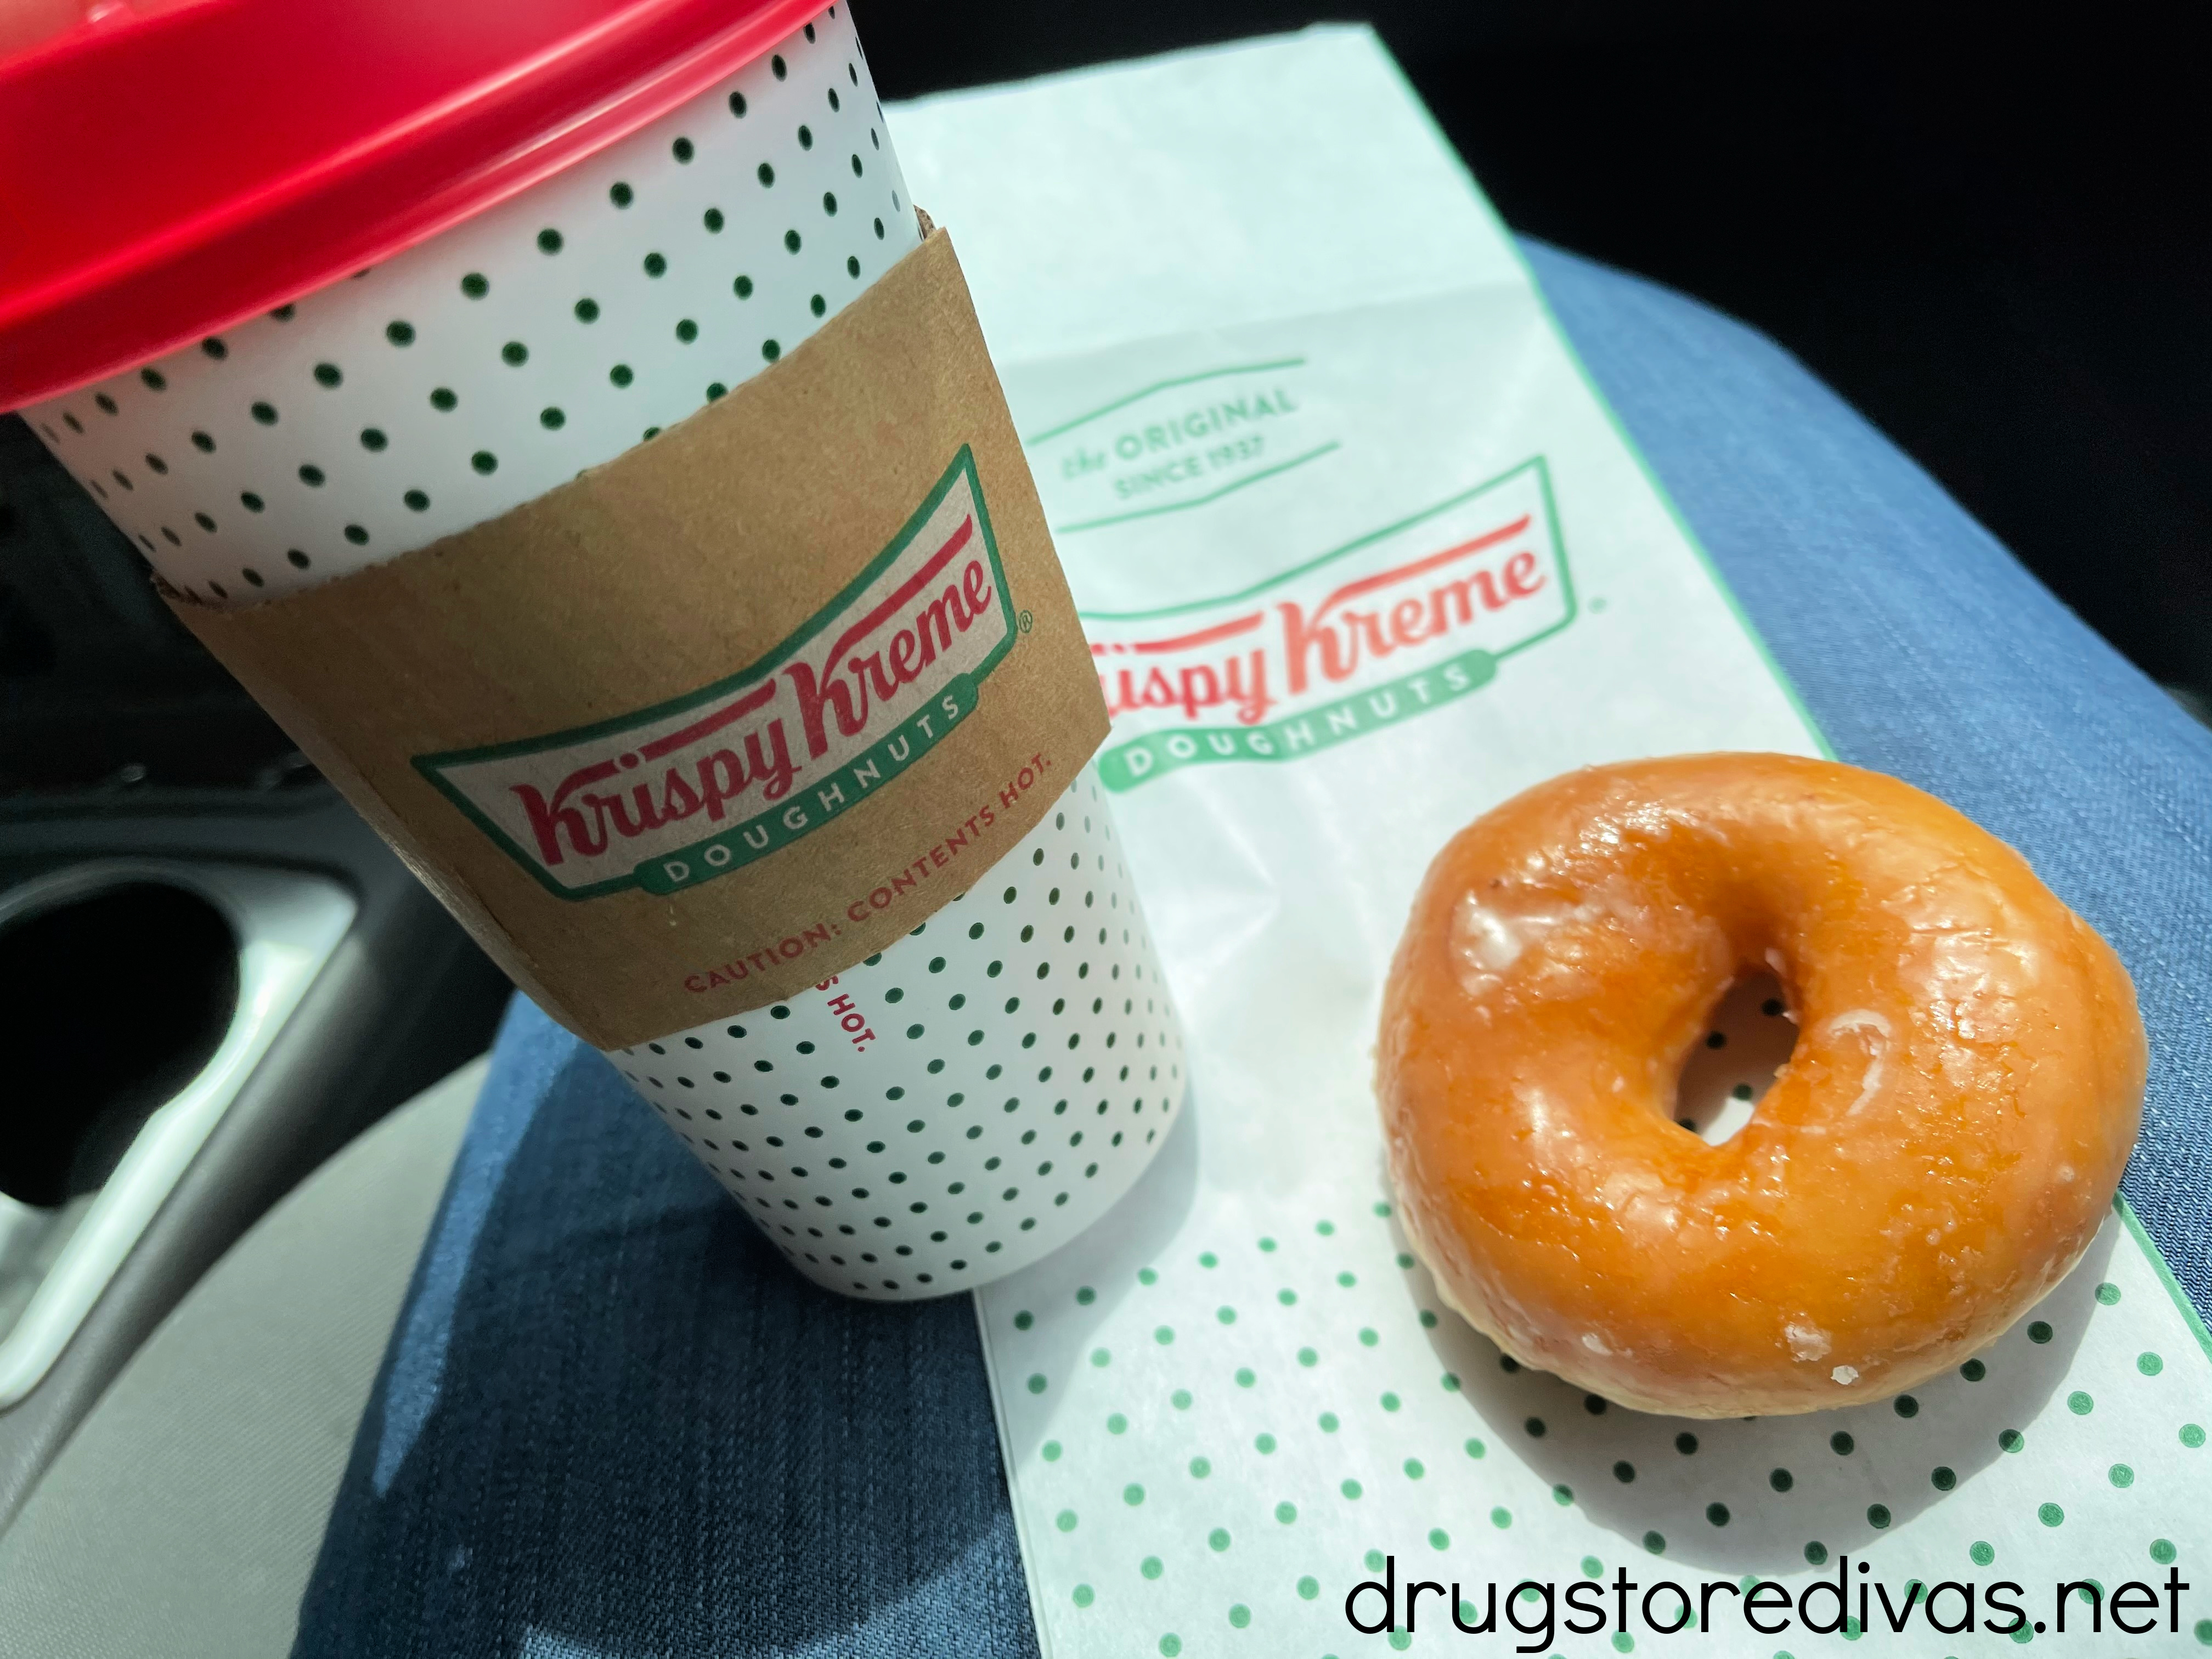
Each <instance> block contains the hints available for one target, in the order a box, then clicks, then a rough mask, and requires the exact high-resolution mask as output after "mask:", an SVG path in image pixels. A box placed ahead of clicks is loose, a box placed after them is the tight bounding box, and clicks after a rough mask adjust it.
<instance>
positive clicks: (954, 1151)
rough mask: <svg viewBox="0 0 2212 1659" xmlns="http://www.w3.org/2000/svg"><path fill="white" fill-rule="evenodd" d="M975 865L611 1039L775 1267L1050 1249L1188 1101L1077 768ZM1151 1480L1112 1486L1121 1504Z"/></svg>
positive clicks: (1141, 1341) (931, 1273)
mask: <svg viewBox="0 0 2212 1659" xmlns="http://www.w3.org/2000/svg"><path fill="white" fill-rule="evenodd" d="M937 879H940V880H942V879H957V876H940V877H938V878H937ZM974 880H975V884H974V886H972V887H971V888H969V890H968V891H967V892H965V893H964V894H963V895H961V896H959V897H957V898H955V899H953V900H952V901H951V902H950V903H948V904H946V905H945V906H944V908H941V909H939V911H938V912H937V913H936V914H935V915H933V916H931V917H930V918H929V920H928V921H926V922H924V923H923V924H922V925H921V927H917V928H915V931H914V932H913V933H909V934H908V935H907V936H906V937H905V938H903V939H900V940H899V941H898V943H897V944H896V945H893V946H892V947H891V948H890V950H888V951H884V952H883V953H882V954H880V955H879V956H877V957H871V958H870V959H869V960H868V961H866V962H864V963H859V964H856V965H855V966H854V967H852V968H849V969H846V970H845V971H844V972H843V973H842V974H840V975H837V977H836V979H835V980H834V981H829V982H828V983H827V984H825V985H823V986H821V987H814V988H811V989H810V990H808V991H806V992H805V993H803V994H800V995H799V996H797V997H794V998H793V999H792V1000H790V1001H788V1002H786V1003H778V1004H775V1005H774V1006H770V1007H767V1008H763V1009H760V1010H758V1011H757V1012H753V1013H749V1014H744V1015H740V1016H739V1017H738V1018H736V1019H732V1020H721V1021H717V1022H715V1023H714V1024H710V1025H702V1026H698V1027H696V1028H695V1029H693V1030H689V1031H679V1032H678V1033H676V1034H675V1035H674V1036H668V1037H664V1038H662V1039H660V1040H659V1041H658V1042H645V1043H640V1044H638V1045H636V1046H635V1047H634V1048H624V1049H621V1050H618V1051H616V1052H614V1053H611V1054H610V1055H609V1058H610V1059H611V1060H613V1061H614V1063H615V1065H616V1066H617V1068H619V1069H620V1070H621V1072H622V1073H623V1076H624V1077H626V1078H628V1079H629V1081H630V1083H631V1085H632V1086H634V1087H635V1089H636V1090H637V1091H638V1092H639V1093H640V1094H641V1095H642V1096H643V1097H645V1099H646V1100H647V1102H648V1103H650V1104H651V1105H652V1107H653V1110H654V1111H656V1112H657V1113H659V1115H660V1116H661V1118H662V1119H663V1121H665V1122H666V1123H667V1124H668V1126H669V1127H670V1128H671V1129H672V1130H674V1131H675V1132H676V1133H677V1134H678V1137H680V1138H681V1139H682V1140H683V1141H684V1145H686V1146H689V1147H690V1148H691V1150H692V1152H694V1153H695V1154H696V1156H697V1157H698V1158H699V1159H700V1161H701V1162H702V1163H703V1164H706V1166H707V1167H708V1169H709V1170H712V1171H713V1172H714V1176H715V1178H716V1179H717V1180H719V1181H720V1182H721V1183H722V1185H723V1187H724V1188H726V1190H727V1191H728V1192H729V1194H730V1195H731V1196H732V1198H734V1199H736V1200H737V1201H738V1204H739V1205H740V1206H743V1207H744V1211H745V1212H746V1213H747V1214H748V1215H750V1216H751V1217H752V1218H753V1220H754V1221H755V1222H756V1223H757V1224H758V1225H759V1226H760V1228H761V1230H762V1231H763V1232H765V1233H766V1234H767V1235H768V1237H769V1239H771V1240H772V1241H773V1242H774V1243H775V1244H776V1246H777V1247H778V1248H779V1249H781V1250H782V1251H783V1253H784V1255H786V1256H787V1257H789V1258H790V1260H791V1261H792V1263H793V1265H794V1266H795V1267H798V1268H799V1271H800V1272H801V1273H805V1274H806V1275H807V1277H809V1278H810V1279H813V1280H814V1281H815V1282H816V1283H817V1284H820V1285H825V1286H827V1287H828V1288H829V1289H831V1290H834V1291H842V1292H844V1293H845V1294H847V1295H848V1296H856V1297H867V1298H870V1299H872V1300H877V1301H909V1300H915V1299H918V1298H921V1297H932V1296H942V1295H945V1294H947V1293H949V1292H951V1291H965V1290H970V1289H973V1288H975V1286H977V1285H982V1284H986V1283H988V1282H989V1281H991V1280H993V1279H1000V1278H1002V1277H1003V1276H1005V1275H1006V1274H1007V1273H1012V1272H1013V1271H1015V1270H1016V1269H1018V1268H1019V1267H1024V1266H1026V1265H1028V1264H1029V1263H1030V1262H1032V1261H1036V1260H1037V1259H1038V1258H1039V1257H1041V1256H1042V1255H1046V1254H1048V1252H1050V1251H1052V1250H1054V1249H1058V1248H1059V1247H1060V1245H1062V1244H1064V1243H1066V1242H1067V1241H1068V1240H1069V1239H1070V1238H1073V1237H1074V1236H1075V1235H1076V1234H1077V1233H1079V1232H1080V1231H1083V1230H1084V1229H1085V1227H1087V1226H1089V1225H1091V1222H1093V1221H1095V1220H1096V1219H1097V1218H1098V1217H1099V1216H1101V1215H1102V1214H1103V1213H1104V1212H1105V1211H1106V1210H1107V1209H1108V1207H1109V1206H1111V1205H1112V1204H1113V1203H1114V1202H1115V1200H1117V1199H1118V1198H1120V1197H1121V1194H1124V1193H1125V1192H1127V1190H1128V1188H1129V1187H1130V1186H1131V1184H1132V1183H1133V1182H1135V1180H1136V1179H1137V1177H1138V1176H1139V1175H1140V1174H1141V1173H1142V1172H1143V1170H1144V1169H1145V1167H1146V1164H1149V1163H1150V1162H1151V1161H1152V1158H1153V1156H1154V1155H1155V1154H1156V1153H1157V1152H1158V1151H1159V1149H1160V1147H1161V1146H1162V1145H1163V1144H1164V1142H1165V1141H1166V1139H1168V1135H1169V1132H1170V1128H1171V1127H1173V1125H1174V1123H1175V1121H1176V1115H1177V1114H1178V1113H1179V1112H1180V1110H1181V1109H1182V1100H1183V1094H1184V1085H1185V1078H1186V1073H1185V1068H1184V1064H1183V1053H1182V1033H1181V1028H1180V1026H1179V1024H1178V1023H1177V1020H1176V1013H1175V1010H1174V1008H1173V1007H1172V1006H1171V1005H1170V1000H1169V997H1168V990H1167V986H1166V984H1165V982H1164V981H1163V979H1162V978H1161V975H1160V968H1159V962H1158V957H1157V955H1156V954H1155V953H1154V951H1153V947H1152V939H1151V938H1150V936H1149V935H1148V934H1147V933H1146V930H1145V922H1144V917H1143V915H1141V913H1140V912H1139V909H1138V907H1137V900H1136V894H1135V890H1134V889H1133V886H1132V884H1131V883H1130V879H1129V873H1128V870H1127V866H1125V865H1124V864H1123V863H1122V861H1121V842H1119V840H1118V839H1117V838H1116V836H1115V831H1114V826H1113V821H1112V819H1111V818H1110V817H1109V814H1108V809H1107V805H1106V801H1105V799H1104V793H1103V791H1102V790H1101V789H1100V788H1099V787H1098V785H1097V779H1096V776H1095V775H1093V774H1092V773H1091V772H1089V771H1088V770H1086V771H1085V772H1084V773H1083V774H1082V775H1080V777H1079V779H1078V781H1077V782H1076V784H1075V786H1074V787H1073V788H1071V789H1069V790H1068V791H1067V792H1066V793H1065V794H1064V795H1062V796H1061V797H1060V800H1059V802H1058V803H1057V804H1056V805H1054V808H1053V809H1052V810H1051V811H1048V812H1047V813H1046V814H1045V816H1044V817H1043V818H1042V820H1041V821H1040V822H1039V823H1038V824H1037V826H1036V829H1032V830H1031V831H1030V833H1029V834H1028V835H1027V836H1024V837H1023V839H1022V840H1021V841H1019V842H1017V843H1015V845H1014V847H1013V849H1012V851H1011V852H1009V853H1008V854H1006V856H1005V857H1004V858H1002V859H1000V860H999V861H998V862H997V863H996V864H994V865H992V866H987V868H985V869H982V870H979V871H978V872H975V878H974ZM1074 1294H1075V1292H1074V1291H1071V1292H1070V1296H1071V1305H1073V1300H1072V1298H1073V1296H1074ZM1211 1314H1212V1310H1208V1317H1207V1318H1206V1320H1205V1323H1206V1324H1207V1325H1209V1326H1212V1328H1215V1329H1226V1328H1227V1327H1225V1326H1222V1325H1221V1324H1220V1323H1219V1322H1218V1321H1216V1320H1214V1319H1213V1318H1212V1316H1211ZM1037 1324H1038V1320H1037V1319H1036V1316H1035V1315H1034V1314H1033V1313H1031V1312H1030V1310H1026V1309H1024V1310H1022V1311H1021V1314H1020V1316H1019V1319H1018V1328H1023V1329H1028V1328H1034V1327H1035V1326H1036V1325H1037ZM1149 1339H1150V1333H1149V1332H1146V1333H1145V1334H1142V1336H1141V1337H1138V1338H1132V1339H1130V1340H1127V1347H1128V1348H1132V1349H1133V1348H1136V1347H1139V1346H1153V1344H1152V1341H1151V1340H1149ZM1124 1355H1125V1349H1124V1347H1123V1346H1121V1345H1120V1344H1112V1343H1091V1344H1086V1345H1085V1346H1084V1348H1083V1350H1082V1352H1080V1354H1079V1355H1078V1356H1077V1360H1076V1363H1077V1364H1078V1366H1079V1369H1080V1370H1081V1371H1082V1372H1083V1373H1084V1374H1085V1376H1086V1377H1097V1378H1111V1377H1113V1376H1116V1375H1117V1374H1119V1373H1121V1372H1122V1371H1124V1370H1127V1369H1128V1367H1129V1364H1130V1362H1129V1360H1128V1359H1127V1358H1125V1357H1124ZM1020 1386H1021V1387H1022V1389H1024V1398H1033V1399H1036V1400H1039V1401H1051V1402H1054V1403H1059V1402H1061V1401H1065V1400H1066V1399H1068V1398H1070V1397H1071V1396H1072V1393H1073V1390H1074V1389H1077V1388H1078V1387H1079V1386H1082V1385H1079V1383H1077V1380H1076V1378H1075V1377H1074V1376H1072V1375H1071V1374H1070V1371H1069V1370H1068V1368H1066V1367H1065V1366H1062V1365H1060V1364H1058V1363H1057V1362H1055V1363H1054V1364H1051V1365H1043V1364H1037V1365H1032V1366H1030V1368H1029V1369H1028V1370H1026V1371H1024V1374H1023V1377H1022V1379H1021V1383H1020ZM1117 1403H1118V1402H1117ZM1159 1403H1160V1404H1162V1405H1164V1404H1165V1401H1164V1400H1163V1401H1160V1402H1159ZM1107 1416H1108V1413H1107V1412H1106V1411H1105V1410H1101V1411H1100V1412H1099V1413H1098V1417H1099V1423H1098V1425H1097V1427H1098V1431H1099V1432H1100V1433H1101V1434H1102V1435H1103V1434H1104V1433H1106V1432H1108V1429H1107V1426H1106V1419H1107ZM1060 1438H1061V1440H1062V1442H1063V1443H1071V1444H1072V1442H1068V1441H1067V1437H1066V1436H1065V1435H1063V1436H1061V1437H1060ZM1211 1456H1212V1454H1211V1453H1209V1452H1207V1451H1206V1449H1204V1448H1201V1447H1199V1446H1196V1445H1194V1446H1192V1447H1191V1448H1190V1449H1189V1450H1188V1451H1186V1452H1185V1454H1184V1455H1183V1458H1182V1461H1181V1462H1179V1463H1178V1464H1177V1466H1176V1473H1177V1474H1180V1475H1181V1476H1182V1480H1183V1482H1184V1484H1186V1485H1191V1486H1199V1487H1200V1489H1201V1490H1203V1489H1204V1477H1203V1475H1200V1478H1199V1479H1197V1480H1194V1479H1193V1478H1192V1477H1193V1475H1194V1474H1199V1472H1200V1470H1201V1469H1208V1470H1210V1465H1209V1463H1208V1458H1209V1457H1211ZM1165 1484H1166V1481H1165V1480H1164V1477H1162V1476H1158V1475H1155V1476H1152V1477H1149V1478H1148V1479H1147V1480H1146V1481H1145V1482H1143V1483H1142V1487H1141V1488H1139V1487H1138V1486H1128V1483H1127V1482H1120V1483H1116V1485H1115V1488H1114V1492H1115V1498H1116V1502H1117V1503H1119V1502H1120V1501H1121V1495H1122V1493H1123V1489H1124V1487H1125V1486H1127V1487H1128V1490H1130V1491H1139V1490H1140V1489H1141V1490H1149V1491H1152V1492H1158V1491H1160V1490H1161V1489H1162V1487H1163V1486H1164V1485H1165ZM1128 1501H1130V1502H1131V1503H1134V1502H1136V1501H1137V1500H1135V1499H1130V1500H1128ZM1269 1501H1270V1503H1271V1504H1272V1502H1273V1500H1272V1499H1271V1500H1269ZM1076 1507H1077V1508H1078V1509H1079V1510H1081V1511H1082V1512H1083V1513H1084V1514H1085V1515H1091V1514H1097V1513H1099V1512H1101V1510H1102V1509H1103V1506H1102V1505H1100V1504H1095V1503H1087V1502H1086V1503H1085V1504H1079V1505H1076Z"/></svg>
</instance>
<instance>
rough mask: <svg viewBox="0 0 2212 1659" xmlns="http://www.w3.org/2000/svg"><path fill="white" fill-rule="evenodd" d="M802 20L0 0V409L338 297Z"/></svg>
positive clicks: (698, 11)
mask: <svg viewBox="0 0 2212 1659" xmlns="http://www.w3.org/2000/svg"><path fill="white" fill-rule="evenodd" d="M822 9H823V5H822V0H629V3H623V0H0V13H4V15H0V410H8V409H15V408H17V407H20V406H21V405H22V404H28V403H35V402H38V401H40V399H43V398H50V397H53V396H55V395H57V394H58V393H60V392H67V391H70V390H71V389H73V388H75V387H76V386H82V385H83V384H84V383H85V382H87V381H88V380H98V379H100V377H102V376H104V375H107V374H114V373H116V372H117V371H118V370H121V369H125V368H130V367H131V366H132V365H134V364H137V363H141V362H145V361H146V360H147V359H149V358H150V357H156V356H161V354H162V353H163V352H166V351H170V350H173V349H175V348H177V347H178V346H180V345H184V344H186V343H190V342H191V341H192V340H195V339H197V338H200V337H203V336H204V335H208V334H211V333H214V332H216V331H218V330H221V329H222V328H226V327H228V326H230V325H233V324H234V323H236V322H238V321H239V320H240V319H243V318H246V317H250V316H252V315H253V314H255V313H258V312H262V311H266V310H270V309H273V308H274V307H277V306H279V305H282V304H283V303H285V302H286V301H289V300H293V299H296V298H298V297H299V296H300V295H302V294H305V293H307V291H308V290H310V289H316V288H319V287H321V286H322V285H323V284H325V283H330V282H333V281H335V280H337V278H339V277H343V276H350V275H351V274H352V273H353V272H355V271H356V270H360V269H362V267H363V266H365V265H369V264H374V263H376V262H377V261H378V260H380V259H384V258H389V257H390V256H391V255H392V254H393V253H395V252H398V251H399V250H400V249H402V248H404V247H406V246H410V244H412V243H415V242H418V241H421V240H422V239H423V238H425V237H427V236H430V235H433V234H435V233H436V232H438V231H440V230H442V229H444V228H446V227H447V226H448V225H451V224H453V222H456V221H458V220H460V219H464V218H466V217H467V216H469V215H471V214H473V213H477V212H481V211H482V210H483V209H485V208H486V207H489V206H490V205H491V204H493V203H495V202H497V201H500V200H501V199H503V198H504V197H508V196H511V195H513V194H514V192H516V191H520V190H522V189H525V188H526V187H527V186H528V185H532V184H535V183H536V182H537V181H538V179H543V178H544V177H545V176H546V175H547V174H549V173H554V172H556V171H557V170H558V169H559V168H561V167H564V166H566V165H568V163H569V162H571V161H575V160H577V159H578V158H580V157H581V156H584V155H589V154H590V153H592V151H594V150H596V149H601V148H602V147H604V146H605V145H606V144H609V143H612V142H614V141H615V140H616V139H617V138H620V137H623V136H624V135H626V134H628V133H630V132H633V131H635V130H636V129H637V128H639V127H641V126H642V125H645V124H646V123H647V122H648V121H651V120H653V119H654V118H656V117H658V116H660V115H663V114H665V113H666V112H668V111H669V110H671V109H672V108H674V107H675V106H677V105H678V104H680V103H682V102H683V101H684V100H685V99H687V98H690V97H692V96H694V95H696V94H698V93H700V92H702V91H703V90H705V89H706V88H708V87H709V86H711V85H712V84H713V83H714V82H715V81H717V80H719V79H720V78H722V77H723V76H727V75H731V74H733V73H734V72H735V71H737V70H739V69H742V68H743V67H744V65H745V64H748V63H750V62H751V61H752V60H753V59H754V58H757V57H758V56H760V54H761V53H763V52H766V51H767V50H768V49H769V47H770V46H774V45H775V43H776V42H777V41H778V40H781V39H782V38H783V37H784V36H785V35H787V34H788V33H791V32H792V31H793V29H796V28H797V27H799V25H800V24H802V23H805V22H806V21H809V20H810V19H811V18H812V17H814V16H815V15H817V13H819V12H820V11H821V10H822Z"/></svg>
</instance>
